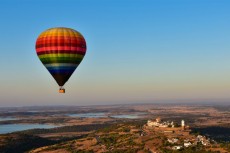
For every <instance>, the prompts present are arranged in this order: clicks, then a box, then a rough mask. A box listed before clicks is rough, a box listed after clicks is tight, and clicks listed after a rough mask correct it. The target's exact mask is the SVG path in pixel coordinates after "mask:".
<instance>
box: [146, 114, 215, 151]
mask: <svg viewBox="0 0 230 153" xmlns="http://www.w3.org/2000/svg"><path fill="white" fill-rule="evenodd" d="M153 131H155V132H159V133H163V134H164V135H165V136H166V137H167V142H168V143H169V144H170V147H171V149H172V150H180V149H182V148H183V147H186V148H187V147H190V146H197V145H198V144H201V145H204V146H210V145H211V142H210V141H211V140H210V139H208V138H206V137H205V136H202V135H197V136H195V135H192V134H190V132H191V130H190V128H189V126H188V125H185V121H184V120H181V125H178V124H174V122H169V121H162V120H161V119H160V118H159V117H158V118H156V120H148V121H147V123H146V124H145V125H144V126H143V133H142V134H141V135H142V136H143V135H145V134H147V133H148V134H149V133H151V132H153ZM213 142H214V141H213ZM149 149H151V148H149Z"/></svg>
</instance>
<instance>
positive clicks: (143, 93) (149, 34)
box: [0, 0, 230, 106]
mask: <svg viewBox="0 0 230 153" xmlns="http://www.w3.org/2000/svg"><path fill="white" fill-rule="evenodd" d="M229 8H230V1H229V0H72V1H71V0H62V1H61V0H59V1H58V0H34V1H31V0H15V1H13V0H1V1H0V19H1V21H0V53H1V56H0V70H1V72H0V74H1V76H0V83H1V88H0V106H25V105H95V104H116V103H151V102H162V103H163V102H207V101H210V102H226V103H230V94H229V93H230V9H229ZM60 26H62V27H69V28H73V29H76V30H78V31H80V32H81V33H82V34H83V35H84V37H85V39H86V41H87V47H88V50H87V54H86V56H85V58H84V60H83V62H82V63H81V64H80V66H79V67H78V69H77V70H76V71H75V73H74V74H73V75H72V77H71V78H70V80H69V81H68V82H67V83H66V85H65V88H66V94H64V95H63V94H59V93H58V85H57V84H56V82H55V81H54V79H53V78H52V77H51V75H50V74H49V73H48V71H47V70H46V69H45V67H44V66H43V65H42V64H41V62H40V61H39V59H38V57H37V55H36V52H35V47H34V45H35V41H36V39H37V37H38V35H39V34H40V33H41V32H42V31H44V30H46V29H48V28H51V27H60Z"/></svg>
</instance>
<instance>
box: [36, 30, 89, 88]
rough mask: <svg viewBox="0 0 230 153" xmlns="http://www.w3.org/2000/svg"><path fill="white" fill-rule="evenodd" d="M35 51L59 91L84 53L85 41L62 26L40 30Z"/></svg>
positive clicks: (73, 31) (76, 32)
mask: <svg viewBox="0 0 230 153" xmlns="http://www.w3.org/2000/svg"><path fill="white" fill-rule="evenodd" d="M36 52H37V55H38V57H39V59H40V60H41V62H42V63H43V65H44V66H45V67H46V68H47V70H48V71H49V72H50V74H51V75H52V76H53V78H54V79H55V80H56V82H57V84H58V85H59V86H60V90H59V91H60V92H63V91H64V89H63V86H64V84H65V83H66V82H67V81H68V79H69V78H70V76H71V75H72V73H73V72H74V71H75V69H76V68H77V67H78V65H79V64H80V63H81V61H82V59H83V58H84V56H85V53H86V41H85V39H84V37H83V36H82V35H81V34H80V33H79V32H78V31H76V30H73V29H70V28H64V27H58V28H51V29H48V30H46V31H44V32H42V33H41V34H40V35H39V37H38V38H37V41H36ZM64 92H65V91H64Z"/></svg>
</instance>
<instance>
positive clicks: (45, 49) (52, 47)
mask: <svg viewBox="0 0 230 153" xmlns="http://www.w3.org/2000/svg"><path fill="white" fill-rule="evenodd" d="M55 50H67V51H68V50H72V51H83V52H85V51H86V48H82V47H72V46H51V47H42V48H36V51H37V52H43V51H55Z"/></svg>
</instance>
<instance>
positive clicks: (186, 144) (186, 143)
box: [184, 142, 192, 147]
mask: <svg viewBox="0 0 230 153" xmlns="http://www.w3.org/2000/svg"><path fill="white" fill-rule="evenodd" d="M191 145H192V143H191V142H185V143H184V146H185V147H189V146H191Z"/></svg>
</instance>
